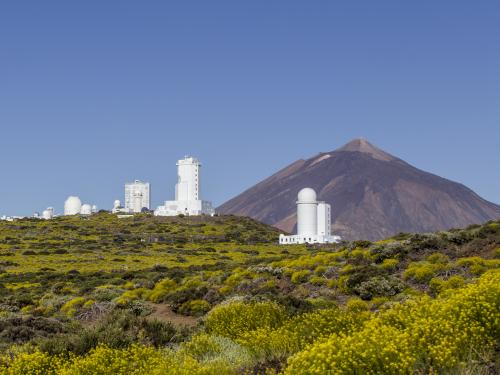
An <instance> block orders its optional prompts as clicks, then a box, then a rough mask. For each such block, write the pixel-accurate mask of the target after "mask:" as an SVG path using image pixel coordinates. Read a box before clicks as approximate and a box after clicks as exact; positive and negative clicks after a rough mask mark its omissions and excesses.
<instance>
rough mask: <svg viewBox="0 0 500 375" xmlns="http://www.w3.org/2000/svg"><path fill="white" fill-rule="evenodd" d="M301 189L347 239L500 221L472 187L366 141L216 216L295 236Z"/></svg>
mask: <svg viewBox="0 0 500 375" xmlns="http://www.w3.org/2000/svg"><path fill="white" fill-rule="evenodd" d="M303 187H312V188H313V189H315V190H316V192H317V193H318V197H319V199H321V200H323V201H326V202H328V203H330V204H331V205H332V229H333V233H335V234H338V235H340V236H342V237H343V238H345V239H368V240H377V239H381V238H384V237H387V236H391V235H394V234H396V233H399V232H430V231H437V230H445V229H449V228H454V227H464V226H467V225H469V224H474V223H482V222H485V221H487V220H491V219H497V218H499V217H500V206H498V205H496V204H494V203H491V202H488V201H486V200H485V199H482V198H481V197H480V196H478V195H477V194H476V193H474V192H473V191H472V190H471V189H469V188H467V187H466V186H464V185H462V184H459V183H456V182H453V181H450V180H447V179H445V178H442V177H439V176H436V175H433V174H431V173H428V172H425V171H422V170H419V169H417V168H415V167H413V166H411V165H410V164H408V163H406V162H405V161H403V160H401V159H399V158H397V157H395V156H392V155H390V154H388V153H387V152H385V151H383V150H381V149H379V148H377V147H375V146H373V145H372V144H370V143H369V142H368V141H366V140H364V139H355V140H353V141H351V142H349V143H348V144H346V145H345V146H343V147H341V148H339V149H338V150H335V151H332V152H327V153H321V154H319V155H316V156H314V157H312V158H310V159H307V160H302V159H301V160H297V161H296V162H294V163H292V164H291V165H289V166H287V167H286V168H284V169H282V170H280V171H279V172H277V173H276V174H274V175H272V176H271V177H269V178H267V179H266V180H264V181H262V182H260V183H258V184H257V185H255V186H253V187H251V188H250V189H248V190H246V191H245V192H243V193H242V194H240V195H238V196H236V197H234V198H233V199H231V200H229V201H228V202H226V203H224V204H223V205H221V206H220V207H219V208H218V209H217V211H218V212H219V213H222V214H235V215H242V216H250V217H252V218H254V219H257V220H260V221H262V222H264V223H267V224H272V225H274V226H276V227H278V228H280V229H282V230H284V231H287V232H293V231H294V229H295V226H296V214H295V211H296V207H295V201H296V197H297V192H298V191H299V190H300V189H301V188H303Z"/></svg>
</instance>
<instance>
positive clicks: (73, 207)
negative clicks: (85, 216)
mask: <svg viewBox="0 0 500 375" xmlns="http://www.w3.org/2000/svg"><path fill="white" fill-rule="evenodd" d="M81 208H82V201H81V200H80V198H78V197H74V196H70V197H68V199H66V202H64V215H77V214H79V213H80V210H81Z"/></svg>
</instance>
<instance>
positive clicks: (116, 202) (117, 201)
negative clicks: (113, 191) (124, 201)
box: [113, 199, 121, 208]
mask: <svg viewBox="0 0 500 375" xmlns="http://www.w3.org/2000/svg"><path fill="white" fill-rule="evenodd" d="M120 206H121V202H120V200H119V199H117V200H115V202H114V203H113V207H114V208H119V207H120Z"/></svg>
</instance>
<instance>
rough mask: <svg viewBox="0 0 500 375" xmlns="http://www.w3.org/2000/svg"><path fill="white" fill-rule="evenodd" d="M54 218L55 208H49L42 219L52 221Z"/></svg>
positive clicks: (43, 213)
mask: <svg viewBox="0 0 500 375" xmlns="http://www.w3.org/2000/svg"><path fill="white" fill-rule="evenodd" d="M52 218H54V207H48V208H47V209H46V210H44V211H43V212H42V219H45V220H50V219H52Z"/></svg>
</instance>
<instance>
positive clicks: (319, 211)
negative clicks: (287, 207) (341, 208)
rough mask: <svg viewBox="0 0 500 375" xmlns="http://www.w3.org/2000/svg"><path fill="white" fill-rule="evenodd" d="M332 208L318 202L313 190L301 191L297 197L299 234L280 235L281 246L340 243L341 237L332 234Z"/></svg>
mask: <svg viewBox="0 0 500 375" xmlns="http://www.w3.org/2000/svg"><path fill="white" fill-rule="evenodd" d="M331 224H332V222H331V207H330V205H329V204H328V203H325V202H318V201H317V197H316V192H315V191H314V190H313V189H311V188H304V189H302V190H301V191H299V194H298V197H297V234H296V235H293V236H285V235H284V234H280V237H279V243H280V244H281V245H291V244H303V243H332V242H339V241H340V239H341V238H340V237H339V236H332V233H331Z"/></svg>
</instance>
